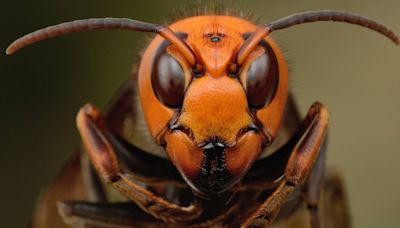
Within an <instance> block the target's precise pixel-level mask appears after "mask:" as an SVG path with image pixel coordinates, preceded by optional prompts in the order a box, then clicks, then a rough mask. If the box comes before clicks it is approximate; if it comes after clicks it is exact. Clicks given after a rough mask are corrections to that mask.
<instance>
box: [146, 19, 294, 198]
mask: <svg viewBox="0 0 400 228" xmlns="http://www.w3.org/2000/svg"><path fill="white" fill-rule="evenodd" d="M170 28H171V29H172V30H173V31H174V32H175V33H176V34H177V35H178V36H179V37H180V38H181V39H182V40H183V41H185V43H186V44H187V45H188V47H190V49H191V50H193V55H194V56H195V58H196V63H195V64H194V65H192V64H191V63H190V61H188V60H187V59H186V58H185V55H184V54H182V52H181V51H180V50H179V47H177V46H175V45H172V44H171V43H170V42H169V41H167V40H164V39H163V38H162V37H160V36H157V37H156V38H155V39H154V40H153V41H152V42H151V43H150V45H149V47H148V48H147V50H146V51H145V53H144V56H143V58H142V62H141V65H140V67H139V90H140V97H141V102H142V106H143V110H144V113H145V117H146V121H147V124H148V127H149V130H150V133H151V135H152V136H153V137H154V138H155V139H156V141H157V142H158V143H159V144H161V145H163V146H164V147H165V149H166V152H167V154H168V156H169V158H170V159H171V160H172V162H173V163H174V165H175V166H176V168H177V169H178V170H179V172H180V173H181V175H182V177H183V178H184V179H185V181H186V182H187V183H188V185H189V186H190V187H191V188H192V189H193V190H194V191H195V192H196V193H198V194H201V195H209V194H218V193H221V192H224V191H226V190H227V189H229V188H231V187H232V186H233V185H235V184H236V183H238V182H239V181H240V179H241V178H242V177H243V176H244V175H245V174H246V172H247V171H248V170H249V169H250V167H251V166H252V164H253V163H254V162H255V161H256V160H257V159H258V158H259V156H260V154H261V152H262V150H263V148H264V147H265V146H266V145H268V144H270V143H271V141H272V140H273V139H274V137H275V135H276V132H277V130H278V128H279V125H280V122H281V117H282V112H283V107H284V105H285V101H286V97H287V70H286V65H285V62H284V60H283V58H282V55H281V53H280V51H279V49H278V48H277V47H276V45H275V43H274V42H273V41H272V40H271V39H269V38H266V39H263V40H262V42H260V43H259V44H258V45H256V47H254V48H253V50H252V51H251V52H250V53H249V54H248V56H246V58H245V60H243V61H241V62H242V63H240V65H239V64H238V61H237V55H238V51H239V50H240V48H241V47H242V45H243V43H244V42H245V41H246V39H248V38H249V36H250V35H251V34H252V32H254V30H256V26H255V25H253V24H251V23H250V22H248V21H246V20H244V19H240V18H236V17H231V16H197V17H191V18H187V19H184V20H181V21H178V22H176V23H175V24H172V25H171V26H170Z"/></svg>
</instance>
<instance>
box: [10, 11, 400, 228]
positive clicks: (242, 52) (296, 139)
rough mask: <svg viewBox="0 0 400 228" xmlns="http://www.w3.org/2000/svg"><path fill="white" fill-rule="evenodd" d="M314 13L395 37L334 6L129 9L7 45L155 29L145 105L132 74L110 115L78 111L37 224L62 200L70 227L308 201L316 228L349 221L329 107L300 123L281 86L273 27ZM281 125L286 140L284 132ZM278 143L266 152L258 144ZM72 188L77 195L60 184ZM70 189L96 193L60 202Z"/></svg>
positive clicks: (144, 69) (230, 222)
mask: <svg viewBox="0 0 400 228" xmlns="http://www.w3.org/2000/svg"><path fill="white" fill-rule="evenodd" d="M315 21H341V22H347V23H352V24H356V25H360V26H363V27H367V28H369V29H371V30H374V31H376V32H379V33H381V34H383V35H385V36H386V37H388V38H389V39H391V40H392V41H393V42H395V43H396V44H399V43H400V41H399V37H398V36H397V35H396V34H395V33H394V32H393V31H391V30H390V29H389V28H387V27H385V26H384V25H382V24H380V23H378V22H376V21H374V20H371V19H368V18H365V17H362V16H359V15H355V14H351V13H346V12H342V11H332V10H325V11H310V12H304V13H298V14H293V15H290V16H288V17H285V18H282V19H279V20H277V21H274V22H271V23H269V24H265V25H258V26H257V25H255V24H253V23H251V22H249V21H248V20H246V19H243V18H240V17H236V16H229V15H218V14H209V15H201V16H194V17H188V18H185V19H182V20H179V21H177V22H175V23H173V24H171V25H170V26H169V27H168V26H165V25H157V24H150V23H146V22H141V21H136V20H132V19H126V18H100V19H85V20H77V21H73V22H67V23H62V24H59V25H55V26H50V27H48V28H44V29H41V30H38V31H36V32H34V33H31V34H28V35H26V36H24V37H22V38H20V39H18V40H16V41H15V42H14V43H12V44H11V45H10V46H9V47H8V49H7V54H12V53H13V52H15V51H17V50H18V49H20V48H23V47H25V46H27V45H30V44H32V43H34V42H37V41H41V40H44V39H47V38H49V37H55V36H59V35H63V34H68V33H72V32H79V31H86V30H94V29H123V30H129V31H140V32H154V33H157V34H158V35H157V36H156V37H155V38H154V39H153V40H152V41H151V42H150V44H149V45H148V47H147V48H146V50H145V52H144V54H143V56H142V59H141V62H140V65H139V69H138V71H137V79H138V94H139V97H140V101H141V108H140V107H139V106H137V104H136V103H135V102H134V101H135V95H134V94H135V90H136V88H134V86H133V85H134V84H135V83H133V82H132V81H129V82H128V83H127V84H126V85H125V86H123V88H122V89H121V91H120V93H119V95H118V96H117V97H116V98H115V100H114V101H113V102H112V103H111V105H110V108H109V110H107V112H106V115H105V116H102V115H101V114H100V112H99V111H98V110H97V109H96V108H95V107H94V106H93V105H91V104H88V105H85V106H84V107H83V108H82V109H81V110H80V111H79V113H78V116H77V126H78V130H79V133H80V135H81V138H82V142H83V146H84V150H80V151H79V152H78V154H77V155H76V156H74V157H73V160H72V161H71V162H70V163H69V164H68V165H67V167H66V168H65V170H64V171H63V172H62V175H60V176H59V177H58V179H57V180H56V181H55V182H54V183H53V185H52V186H51V188H50V189H49V190H48V192H47V193H46V194H45V195H44V197H43V198H42V199H41V200H40V201H39V204H38V205H39V207H38V208H39V209H38V210H37V211H36V213H35V216H34V220H33V221H34V222H33V224H34V226H36V227H54V224H61V219H60V218H58V217H57V218H56V217H54V216H51V215H52V213H54V207H55V204H56V202H59V201H61V202H59V204H58V205H59V210H60V213H61V215H62V216H63V218H64V221H65V222H66V223H68V224H70V225H72V226H74V227H76V226H88V227H99V226H100V227H126V226H128V227H137V226H141V227H148V226H150V225H156V226H157V225H160V224H161V223H168V224H172V225H174V226H175V225H177V224H178V226H182V225H185V226H191V225H193V226H195V227H199V226H200V227H210V226H215V227H221V226H227V227H228V226H229V227H237V226H241V227H261V226H268V225H271V224H272V223H273V222H274V220H275V219H276V218H277V217H278V216H280V217H285V216H286V217H290V216H292V215H293V214H294V211H297V210H298V209H299V210H301V208H302V207H301V205H303V204H305V205H306V207H303V208H306V209H307V211H308V213H309V215H310V222H311V225H312V227H313V228H318V227H321V224H333V226H335V227H348V226H349V219H348V215H347V206H346V203H345V194H344V190H343V186H342V183H341V180H340V178H339V176H338V175H336V174H327V175H325V174H324V170H325V145H326V143H325V141H326V140H325V139H326V133H327V129H328V122H329V121H328V120H329V114H328V111H327V108H326V107H325V106H324V105H323V104H321V103H319V102H315V103H314V104H313V105H312V106H311V107H310V109H309V111H308V113H307V115H306V117H305V119H304V120H303V122H301V121H300V118H299V116H298V112H297V108H296V106H295V103H294V102H293V100H292V99H291V95H290V94H289V93H288V72H287V66H286V63H285V60H284V58H283V55H282V53H281V51H280V50H279V48H278V46H277V45H276V43H275V42H274V41H273V40H272V39H271V38H270V37H269V36H268V35H269V34H270V33H271V32H273V31H276V30H280V29H284V28H287V27H290V26H293V25H297V24H302V23H308V22H315ZM135 79H136V78H135ZM137 110H142V111H143V115H138V114H137V113H135V111H137ZM143 116H144V117H143ZM143 118H144V119H145V120H144V122H145V123H146V126H147V127H146V131H145V132H146V133H147V134H144V136H143V137H142V138H146V140H145V143H143V142H138V140H136V142H137V143H136V144H138V145H135V142H134V140H131V138H130V137H129V136H128V135H132V133H131V132H134V133H133V134H140V132H139V131H135V130H134V129H136V128H135V127H134V126H132V123H139V122H143ZM278 129H280V132H283V134H281V135H285V136H284V137H281V138H279V135H278ZM127 132H128V133H127ZM279 141H280V144H279V146H277V147H276V148H275V149H274V150H273V153H270V152H271V151H268V150H265V148H267V149H269V148H270V147H269V146H270V145H274V144H273V143H276V142H279ZM139 144H141V145H140V146H139ZM144 144H145V145H144ZM160 146H162V147H163V148H161V147H160ZM275 146H276V145H275ZM150 147H151V148H155V147H156V148H158V149H160V148H161V149H164V150H157V151H153V150H152V149H149V148H150ZM154 155H156V156H154ZM80 156H81V157H82V161H80V160H79V157H80ZM162 157H164V158H167V159H164V158H162ZM89 160H90V163H89ZM71 170H72V171H71ZM68 171H71V172H68ZM70 175H71V176H72V177H71V176H70ZM100 179H101V180H102V181H103V182H105V183H106V184H108V185H107V186H111V187H110V188H112V189H113V190H116V191H119V193H120V194H121V195H123V196H124V197H126V198H128V199H129V200H131V201H132V202H128V203H126V202H124V203H113V202H110V201H109V199H108V198H107V197H106V190H105V189H107V190H108V189H109V188H107V187H104V186H103V185H102V184H101V183H100ZM81 180H83V181H81ZM67 185H68V186H69V185H71V186H74V187H75V188H76V189H78V191H76V192H79V194H78V193H77V194H72V193H71V192H69V191H68V190H66V188H65V187H64V186H67ZM153 190H154V192H156V193H154V192H153ZM188 192H189V194H188ZM190 192H192V193H194V194H190ZM320 192H325V193H327V194H326V195H325V196H324V200H325V202H327V203H326V204H327V205H329V206H331V205H334V207H335V210H332V212H330V213H331V214H332V216H330V217H329V218H328V217H327V218H324V219H323V220H320V211H319V207H320V205H321V203H320ZM84 193H86V195H85V194H84ZM88 195H89V196H88ZM188 195H189V197H188ZM71 197H72V199H75V200H76V199H80V200H82V198H83V199H87V200H89V199H93V198H94V199H95V201H96V202H86V201H66V200H70V199H71ZM104 202H106V203H104ZM281 209H282V210H281ZM42 211H46V212H45V213H41V212H42ZM143 211H144V212H146V213H147V214H145V213H143ZM104 215H106V216H104ZM150 215H151V216H150ZM322 222H324V223H322ZM296 224H300V223H296ZM164 225H165V224H164Z"/></svg>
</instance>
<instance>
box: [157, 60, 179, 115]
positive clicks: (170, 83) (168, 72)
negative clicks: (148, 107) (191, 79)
mask: <svg viewBox="0 0 400 228" xmlns="http://www.w3.org/2000/svg"><path fill="white" fill-rule="evenodd" d="M151 83H152V86H153V90H154V93H155V94H156V97H157V98H158V100H159V101H161V102H162V103H163V104H164V105H166V106H167V107H170V108H180V107H181V106H182V103H183V97H184V92H185V73H184V71H183V69H182V66H181V65H180V64H179V63H178V61H177V60H176V59H175V58H173V57H172V56H171V55H169V54H168V53H163V54H161V55H160V56H159V58H158V59H157V60H156V61H155V67H154V68H153V71H152V75H151Z"/></svg>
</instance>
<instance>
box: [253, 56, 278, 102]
mask: <svg viewBox="0 0 400 228" xmlns="http://www.w3.org/2000/svg"><path fill="white" fill-rule="evenodd" d="M278 81H279V75H278V62H277V60H276V57H275V55H274V54H273V52H272V50H271V52H269V53H268V50H267V52H266V53H265V54H263V55H261V56H260V57H258V58H257V59H256V60H254V61H253V62H252V63H251V64H250V66H249V68H248V71H247V79H246V92H247V101H248V103H249V107H250V108H252V109H259V108H262V107H264V106H266V105H268V104H269V103H270V102H271V101H272V99H273V98H274V96H275V93H276V90H277V88H278Z"/></svg>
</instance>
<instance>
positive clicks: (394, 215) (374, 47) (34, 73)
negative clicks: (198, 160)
mask: <svg viewBox="0 0 400 228" xmlns="http://www.w3.org/2000/svg"><path fill="white" fill-rule="evenodd" d="M187 2H189V1H183V0H179V1H178V0H176V1H154V0H146V1H128V0H121V1H113V2H111V1H94V0H87V1H76V0H73V1H50V0H48V1H32V0H25V1H6V2H3V4H2V5H3V6H2V9H3V10H2V14H1V20H0V25H1V28H2V29H1V31H0V50H5V49H6V46H7V45H8V44H9V43H11V42H12V41H13V40H14V39H15V38H18V37H19V36H21V35H23V34H25V33H27V32H30V31H33V30H35V29H38V28H42V27H44V26H47V25H51V24H55V23H59V22H64V21H69V20H74V19H80V18H88V17H104V16H113V17H130V18H134V19H139V20H144V21H149V22H163V20H164V19H165V18H166V17H168V15H169V14H170V11H171V10H173V9H174V8H177V7H181V6H183V5H185V3H187ZM240 4H241V5H243V6H245V7H246V8H249V9H254V10H255V12H256V13H257V14H259V15H261V16H262V20H261V21H263V22H268V21H271V20H273V19H277V18H280V17H283V16H287V15H289V14H291V13H294V12H298V11H304V10H312V9H340V10H346V11H352V12H356V13H359V14H362V15H365V16H368V17H371V18H374V19H377V20H379V21H381V22H384V23H385V24H387V25H389V26H390V27H392V28H393V29H394V30H395V31H397V32H399V33H400V13H399V9H400V2H399V1H396V0H381V1H374V0H352V1H349V0H329V1H327V0H325V1H320V0H313V1H289V0H279V1H278V0H276V1H272V0H270V1H267V0H247V1H245V2H244V1H243V2H242V3H240ZM143 37H144V36H143V34H137V33H129V32H122V31H95V32H88V33H84V34H82V33H81V34H73V35H70V36H64V37H61V38H57V39H51V40H48V41H46V42H41V43H38V44H36V45H33V46H31V47H29V48H26V49H24V50H22V51H20V52H18V53H17V54H15V55H13V56H10V57H7V56H6V55H5V54H0V72H1V73H0V75H1V83H0V87H1V88H0V107H1V112H0V117H1V118H0V129H1V131H0V145H1V153H0V158H1V160H0V173H1V182H0V185H1V188H0V197H1V209H0V226H1V227H25V226H26V224H27V222H28V220H29V217H30V213H31V211H32V209H33V206H34V203H35V199H36V197H37V195H38V194H39V192H40V189H41V188H42V187H43V186H45V185H46V183H48V182H49V181H50V180H51V179H52V177H54V175H55V174H56V173H57V171H58V170H59V169H60V168H61V166H62V164H63V163H64V161H66V160H67V158H68V157H69V156H70V154H71V153H72V151H73V150H74V149H75V148H76V146H77V145H78V144H79V137H78V133H77V131H76V128H75V115H76V113H77V111H78V109H79V108H80V107H81V106H82V105H83V104H85V103H86V102H89V101H90V102H92V103H94V104H96V105H97V106H99V107H104V105H105V104H106V103H107V101H108V99H109V98H110V97H111V96H112V95H113V94H114V92H115V91H116V90H117V88H118V87H119V86H120V85H121V83H123V81H124V80H125V79H126V78H127V77H128V76H129V72H130V67H131V64H132V62H133V58H132V57H133V56H134V54H133V53H137V52H138V51H139V50H141V49H142V46H139V45H142V43H143V42H141V40H142V39H143ZM274 37H275V38H276V40H277V41H278V42H279V43H280V44H281V46H282V48H283V49H284V50H285V52H286V53H287V57H288V61H289V63H290V68H291V79H292V80H291V89H292V91H293V93H294V94H295V95H296V99H297V101H298V102H299V104H300V106H301V110H302V113H303V114H304V113H305V112H306V111H307V109H308V107H309V106H310V105H311V104H312V103H313V102H314V101H315V100H319V101H322V102H323V103H325V104H326V105H327V106H328V108H329V109H330V111H331V115H332V117H331V119H332V121H331V130H330V145H329V151H328V152H329V153H328V154H329V157H328V160H329V162H328V163H329V165H331V166H335V167H337V168H339V169H340V170H341V171H342V173H343V174H344V176H345V181H346V184H347V190H348V193H349V205H350V207H351V213H352V217H353V223H354V227H362V228H367V227H374V228H375V227H385V228H390V227H400V217H399V207H400V181H399V174H400V165H399V162H400V140H399V136H400V118H399V117H400V102H399V100H400V61H399V60H400V48H399V47H396V46H394V45H393V44H392V43H391V42H389V41H388V40H387V39H386V38H384V37H382V36H380V35H378V34H376V33H374V32H370V31H368V30H367V29H363V28H360V27H355V26H351V25H345V24H336V23H316V24H313V25H302V26H299V27H294V28H291V29H287V30H284V31H280V32H277V33H276V34H274Z"/></svg>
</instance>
